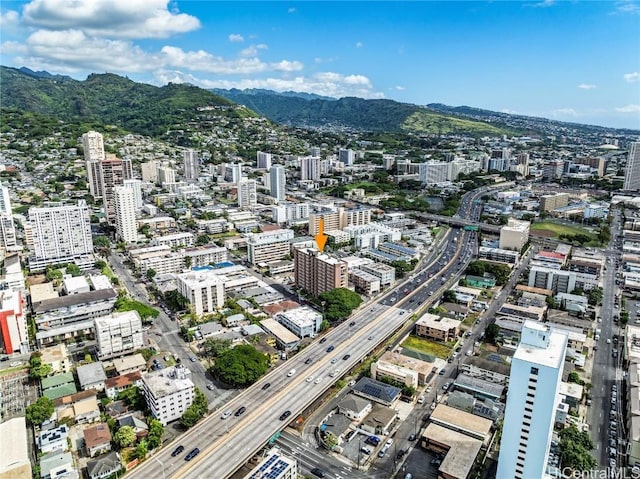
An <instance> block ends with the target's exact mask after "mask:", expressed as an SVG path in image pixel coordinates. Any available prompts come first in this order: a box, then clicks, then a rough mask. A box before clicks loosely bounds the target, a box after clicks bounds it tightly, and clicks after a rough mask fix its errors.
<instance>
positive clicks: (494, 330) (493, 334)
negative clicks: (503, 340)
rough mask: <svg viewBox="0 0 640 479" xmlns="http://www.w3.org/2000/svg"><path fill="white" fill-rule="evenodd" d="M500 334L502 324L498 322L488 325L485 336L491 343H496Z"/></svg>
mask: <svg viewBox="0 0 640 479" xmlns="http://www.w3.org/2000/svg"><path fill="white" fill-rule="evenodd" d="M499 334H500V326H498V325H497V324H496V323H491V324H490V325H489V326H487V329H485V338H486V340H487V342H489V343H493V344H495V343H496V340H497V339H498V335H499Z"/></svg>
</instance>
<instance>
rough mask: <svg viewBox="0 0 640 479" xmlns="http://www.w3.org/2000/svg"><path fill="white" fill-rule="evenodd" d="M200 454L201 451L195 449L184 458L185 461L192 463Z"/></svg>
mask: <svg viewBox="0 0 640 479" xmlns="http://www.w3.org/2000/svg"><path fill="white" fill-rule="evenodd" d="M198 454H200V449H198V448H197V447H194V448H193V449H192V450H191V451H190V452H189V454H187V455H186V456H184V460H185V461H190V460H191V459H193V458H194V457H196V456H197V455H198Z"/></svg>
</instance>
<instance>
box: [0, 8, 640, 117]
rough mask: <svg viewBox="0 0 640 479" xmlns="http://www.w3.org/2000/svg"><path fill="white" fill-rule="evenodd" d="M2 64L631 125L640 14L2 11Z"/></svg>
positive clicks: (639, 72) (636, 98)
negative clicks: (432, 104)
mask: <svg viewBox="0 0 640 479" xmlns="http://www.w3.org/2000/svg"><path fill="white" fill-rule="evenodd" d="M0 13H1V17H0V18H1V22H0V25H1V26H2V30H3V39H2V43H1V51H2V58H3V61H2V63H3V64H5V65H7V66H13V67H21V66H26V67H28V68H31V69H33V70H46V71H49V72H51V73H59V74H66V75H70V76H72V77H73V78H76V79H84V78H86V76H87V75H88V74H90V73H104V72H111V73H116V74H120V75H126V76H128V77H129V78H131V79H133V80H136V81H142V82H147V83H151V84H155V85H163V84H166V83H168V82H170V81H173V82H189V83H193V84H195V85H198V86H201V87H203V88H241V89H242V88H265V89H270V90H275V91H299V92H307V93H315V94H319V95H324V96H330V97H343V96H358V97H362V98H387V99H393V100H397V101H401V102H408V103H414V104H419V105H424V104H427V103H444V104H448V105H452V106H457V105H468V106H473V107H478V108H486V109H490V110H494V111H501V112H506V113H514V114H523V115H532V116H540V117H546V118H550V119H555V120H561V121H571V122H576V123H587V124H597V125H602V126H609V127H624V128H635V129H640V43H639V42H638V40H637V38H638V37H637V31H639V30H640V5H639V4H638V3H637V2H633V1H620V2H557V1H554V0H543V1H539V2H537V1H532V2H403V3H397V2H394V3H390V2H193V1H192V2H182V1H181V2H169V1H167V0H145V1H137V2H125V1H123V0H117V1H115V0H113V1H106V0H97V1H92V2H88V1H85V0H82V1H76V2H64V1H60V0H32V1H30V2H26V3H25V2H10V1H7V2H3V4H2V7H1V9H0Z"/></svg>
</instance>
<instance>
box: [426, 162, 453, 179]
mask: <svg viewBox="0 0 640 479" xmlns="http://www.w3.org/2000/svg"><path fill="white" fill-rule="evenodd" d="M418 168H419V170H418V171H419V175H420V183H422V184H423V185H433V184H437V183H444V182H445V181H451V170H452V164H451V163H447V162H445V161H427V162H425V163H419V166H418Z"/></svg>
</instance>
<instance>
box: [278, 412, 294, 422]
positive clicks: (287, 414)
mask: <svg viewBox="0 0 640 479" xmlns="http://www.w3.org/2000/svg"><path fill="white" fill-rule="evenodd" d="M289 416H291V411H289V410H286V411H285V412H283V413H282V414H280V420H281V421H284V420H285V419H287V418H288V417H289Z"/></svg>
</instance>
